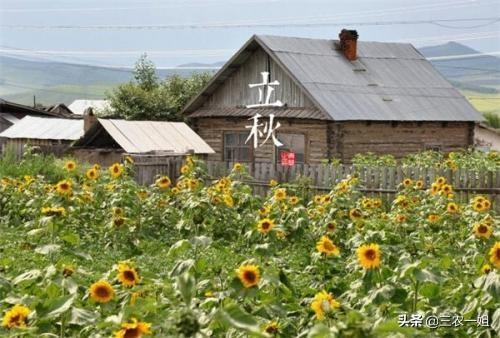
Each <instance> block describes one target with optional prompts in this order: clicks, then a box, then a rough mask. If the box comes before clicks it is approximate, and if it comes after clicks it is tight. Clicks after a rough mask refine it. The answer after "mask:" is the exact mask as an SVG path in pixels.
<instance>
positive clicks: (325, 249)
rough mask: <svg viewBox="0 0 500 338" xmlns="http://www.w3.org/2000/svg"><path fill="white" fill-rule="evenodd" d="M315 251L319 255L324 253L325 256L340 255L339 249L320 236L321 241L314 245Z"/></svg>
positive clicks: (326, 238) (328, 239)
mask: <svg viewBox="0 0 500 338" xmlns="http://www.w3.org/2000/svg"><path fill="white" fill-rule="evenodd" d="M316 250H318V252H320V253H324V254H325V255H327V256H338V255H340V250H339V248H338V247H337V246H336V245H335V244H333V242H332V241H331V240H330V238H328V237H327V236H322V237H321V239H320V240H319V241H318V243H316Z"/></svg>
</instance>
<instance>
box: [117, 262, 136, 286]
mask: <svg viewBox="0 0 500 338" xmlns="http://www.w3.org/2000/svg"><path fill="white" fill-rule="evenodd" d="M118 280H119V281H120V283H122V285H124V286H134V285H136V284H137V283H139V274H138V273H137V271H136V270H135V269H134V268H132V267H130V266H129V265H128V264H126V263H120V264H118Z"/></svg>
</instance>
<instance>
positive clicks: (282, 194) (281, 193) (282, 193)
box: [274, 188, 286, 201]
mask: <svg viewBox="0 0 500 338" xmlns="http://www.w3.org/2000/svg"><path fill="white" fill-rule="evenodd" d="M274 198H275V199H276V200H278V201H282V200H284V199H285V198H286V189H285V188H281V189H277V190H276V191H275V192H274Z"/></svg>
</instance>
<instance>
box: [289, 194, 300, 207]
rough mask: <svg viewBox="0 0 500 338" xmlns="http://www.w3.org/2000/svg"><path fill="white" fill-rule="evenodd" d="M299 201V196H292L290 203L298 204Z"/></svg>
mask: <svg viewBox="0 0 500 338" xmlns="http://www.w3.org/2000/svg"><path fill="white" fill-rule="evenodd" d="M298 203H299V198H298V197H297V196H292V197H290V204H291V205H297V204H298Z"/></svg>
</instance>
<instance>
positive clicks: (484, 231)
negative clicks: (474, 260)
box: [474, 223, 493, 239]
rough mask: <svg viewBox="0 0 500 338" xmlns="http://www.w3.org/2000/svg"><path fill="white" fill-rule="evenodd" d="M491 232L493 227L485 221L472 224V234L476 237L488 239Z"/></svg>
mask: <svg viewBox="0 0 500 338" xmlns="http://www.w3.org/2000/svg"><path fill="white" fill-rule="evenodd" d="M492 233H493V228H492V227H490V226H489V225H487V224H486V223H476V224H474V234H475V235H476V236H477V237H481V238H485V239H488V238H490V236H491V234H492Z"/></svg>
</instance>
